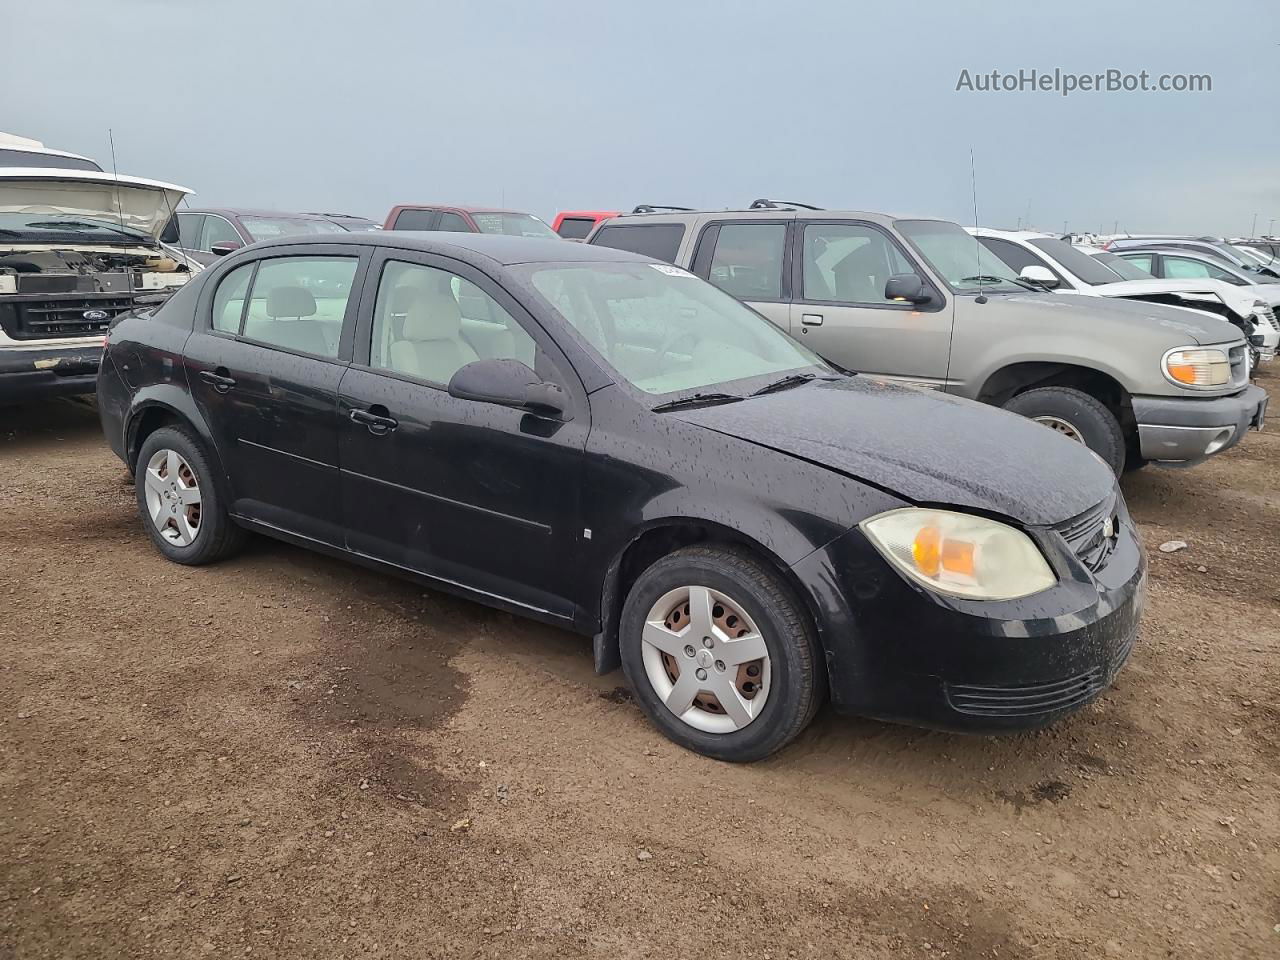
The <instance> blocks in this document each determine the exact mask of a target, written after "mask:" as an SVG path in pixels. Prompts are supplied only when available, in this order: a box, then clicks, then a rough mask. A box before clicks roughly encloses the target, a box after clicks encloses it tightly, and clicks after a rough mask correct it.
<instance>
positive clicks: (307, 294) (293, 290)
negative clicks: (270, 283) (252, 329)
mask: <svg viewBox="0 0 1280 960" xmlns="http://www.w3.org/2000/svg"><path fill="white" fill-rule="evenodd" d="M315 312H316V298H315V297H313V296H312V295H311V291H310V290H308V289H306V288H305V287H272V288H271V289H270V290H268V291H267V316H268V317H270V318H271V319H272V320H274V319H276V318H277V317H310V316H312V315H313V314H314V313H315Z"/></svg>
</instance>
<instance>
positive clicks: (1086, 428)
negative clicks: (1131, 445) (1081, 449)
mask: <svg viewBox="0 0 1280 960" xmlns="http://www.w3.org/2000/svg"><path fill="white" fill-rule="evenodd" d="M1004 408H1005V409H1006V410H1009V411H1011V412H1013V413H1019V414H1021V415H1022V416H1024V417H1028V418H1030V419H1031V420H1034V421H1036V422H1037V423H1041V424H1043V425H1044V426H1046V427H1048V428H1049V429H1050V430H1054V431H1056V432H1058V433H1060V434H1062V435H1063V436H1065V437H1067V438H1068V439H1070V440H1074V441H1076V442H1077V443H1083V444H1084V445H1085V446H1086V447H1088V448H1089V449H1090V450H1092V451H1093V452H1094V453H1096V454H1097V455H1098V456H1100V457H1101V458H1102V459H1103V461H1105V462H1106V464H1107V466H1109V467H1110V468H1111V470H1112V472H1113V473H1115V474H1117V475H1119V474H1120V473H1121V472H1123V470H1124V462H1125V442H1124V431H1123V430H1122V429H1121V428H1120V421H1119V420H1117V419H1116V416H1115V414H1113V413H1112V412H1111V411H1110V410H1109V409H1108V408H1107V405H1106V404H1104V403H1103V402H1102V401H1101V400H1099V399H1098V398H1097V397H1093V396H1090V395H1089V394H1087V393H1085V392H1084V391H1083V390H1076V389H1073V388H1072V387H1038V388H1036V389H1035V390H1028V391H1027V392H1026V393H1020V394H1018V395H1017V396H1016V397H1014V398H1013V399H1012V400H1010V401H1009V402H1008V403H1006V404H1005V405H1004Z"/></svg>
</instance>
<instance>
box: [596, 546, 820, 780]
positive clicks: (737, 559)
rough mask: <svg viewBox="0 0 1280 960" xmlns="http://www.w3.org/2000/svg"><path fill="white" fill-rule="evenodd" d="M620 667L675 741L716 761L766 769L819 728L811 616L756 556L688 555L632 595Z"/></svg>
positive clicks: (691, 551)
mask: <svg viewBox="0 0 1280 960" xmlns="http://www.w3.org/2000/svg"><path fill="white" fill-rule="evenodd" d="M619 640H620V645H621V652H622V666H623V670H624V671H625V673H626V675H627V680H628V682H629V683H630V684H631V688H632V689H633V690H634V691H635V694H636V699H637V700H638V701H639V703H640V705H641V707H642V708H643V709H644V711H645V713H647V714H648V715H649V718H650V719H651V720H653V722H654V723H655V724H657V726H658V727H659V728H660V729H661V730H662V732H663V733H664V734H666V735H667V737H669V738H670V739H671V740H674V741H675V742H676V743H678V744H680V745H681V746H683V747H686V748H688V749H690V750H695V751H697V752H698V753H702V754H705V755H706V756H709V757H714V758H716V759H718V760H729V761H734V762H746V761H751V760H759V759H761V758H762V757H766V756H768V755H769V754H771V753H773V752H774V751H775V750H778V749H780V748H781V747H783V746H785V745H786V744H788V743H790V742H791V741H792V740H793V739H795V737H796V736H797V735H798V734H799V733H800V731H802V730H803V729H804V728H805V727H806V726H807V725H808V723H809V721H810V720H811V719H813V715H814V713H815V712H816V711H817V709H818V705H819V703H820V702H821V696H822V693H823V692H824V690H825V685H824V682H823V677H822V675H821V673H820V672H819V668H818V666H817V664H818V655H817V642H816V639H815V637H814V632H813V628H812V626H811V625H810V624H809V620H808V617H807V616H806V615H805V614H804V611H803V609H802V608H801V606H800V603H799V602H798V601H797V600H796V599H795V598H794V597H793V596H792V594H791V591H790V590H789V589H788V588H787V586H786V585H785V584H784V583H782V582H781V580H780V579H779V578H778V577H777V575H776V574H774V573H773V572H772V571H769V570H767V569H766V568H765V567H763V566H762V565H761V564H760V563H758V562H757V561H756V560H755V559H754V558H752V557H751V556H749V555H748V554H746V553H744V552H741V551H738V550H732V549H725V548H713V547H688V548H685V549H683V550H677V551H676V552H675V553H672V554H670V555H669V556H666V557H664V558H662V559H661V560H658V561H657V562H656V563H654V564H653V565H652V566H651V567H649V569H647V570H646V571H645V572H644V573H643V574H641V575H640V578H639V579H638V580H637V581H636V583H635V585H634V586H633V587H632V588H631V592H630V594H629V595H628V596H627V601H626V604H625V605H624V607H623V610H622V622H621V632H620V637H619Z"/></svg>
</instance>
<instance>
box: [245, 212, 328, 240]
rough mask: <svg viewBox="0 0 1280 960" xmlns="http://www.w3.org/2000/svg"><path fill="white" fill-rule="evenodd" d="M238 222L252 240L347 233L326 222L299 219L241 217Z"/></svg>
mask: <svg viewBox="0 0 1280 960" xmlns="http://www.w3.org/2000/svg"><path fill="white" fill-rule="evenodd" d="M240 222H241V223H242V224H244V228H245V229H246V230H248V231H249V236H251V237H253V239H254V240H271V239H273V238H274V237H300V236H303V235H305V234H309V233H346V232H347V231H345V230H343V229H342V228H341V227H340V226H338V225H337V224H336V223H330V222H329V221H328V220H303V219H302V218H301V217H297V218H295V217H241V218H240Z"/></svg>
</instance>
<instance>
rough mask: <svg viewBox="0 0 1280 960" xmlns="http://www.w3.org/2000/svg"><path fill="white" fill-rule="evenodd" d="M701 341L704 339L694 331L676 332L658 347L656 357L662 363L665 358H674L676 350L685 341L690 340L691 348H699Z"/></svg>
mask: <svg viewBox="0 0 1280 960" xmlns="http://www.w3.org/2000/svg"><path fill="white" fill-rule="evenodd" d="M701 339H702V338H701V337H699V336H698V335H697V334H696V333H695V332H694V331H692V330H676V331H675V332H674V333H672V334H670V335H669V336H668V337H667V338H666V339H665V340H663V341H662V345H661V346H659V347H658V350H657V352H656V353H655V354H654V357H655V358H656V359H657V360H658V361H661V360H662V359H663V358H664V357H668V356H674V353H675V348H676V347H677V346H678V345H679V344H681V343H683V342H684V341H686V340H688V341H689V342H690V343H689V345H690V347H694V346H697V344H698V341H699V340H701ZM690 352H692V351H690Z"/></svg>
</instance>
